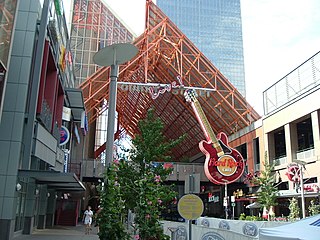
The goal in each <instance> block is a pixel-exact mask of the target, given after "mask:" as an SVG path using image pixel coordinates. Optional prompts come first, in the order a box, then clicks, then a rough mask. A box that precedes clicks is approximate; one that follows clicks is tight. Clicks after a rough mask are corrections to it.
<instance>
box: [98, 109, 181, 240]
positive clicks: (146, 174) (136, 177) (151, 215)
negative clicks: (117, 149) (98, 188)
mask: <svg viewBox="0 0 320 240" xmlns="http://www.w3.org/2000/svg"><path fill="white" fill-rule="evenodd" d="M138 127H139V131H140V133H139V134H138V135H136V136H135V137H134V139H133V140H132V143H133V148H132V149H131V150H130V154H129V159H126V160H120V161H118V160H116V161H115V162H114V163H113V164H112V166H111V167H110V169H109V171H108V172H107V174H106V180H105V181H106V182H108V184H107V186H108V187H109V188H105V189H104V191H102V194H101V198H102V205H103V211H102V212H104V214H103V215H102V217H103V219H104V220H103V219H102V218H101V219H100V222H101V224H102V225H103V227H101V234H100V238H101V239H113V240H116V239H126V237H127V235H125V234H124V233H123V234H122V233H121V234H120V232H121V231H124V229H123V228H121V227H120V226H116V225H113V226H112V225H111V223H108V221H109V219H114V220H115V221H119V220H121V221H119V225H122V226H123V218H124V213H125V212H127V211H128V210H129V209H130V210H132V211H133V212H134V214H135V223H134V228H135V231H136V233H137V235H139V239H140V240H149V239H157V240H165V239H169V237H168V236H167V235H165V234H164V233H163V230H162V227H161V225H160V214H161V210H162V209H164V208H165V207H166V205H167V204H170V203H171V201H172V200H173V199H174V198H175V196H176V194H177V193H176V192H175V191H173V187H172V186H168V185H165V184H164V180H165V179H166V178H167V177H168V175H169V174H170V173H171V172H172V169H165V168H164V166H163V164H159V162H168V161H170V160H171V150H172V148H173V147H175V146H176V145H177V144H179V143H180V142H181V141H183V139H184V136H181V137H179V138H178V139H176V140H168V139H166V138H165V136H164V134H163V130H164V124H163V123H162V122H161V120H160V119H159V118H157V117H155V115H154V111H153V110H152V109H151V110H149V111H148V112H147V116H146V119H144V120H141V121H140V122H139V124H138ZM117 202H120V206H121V208H122V210H120V209H118V210H116V209H114V208H117V207H118V206H119V204H117ZM117 211H118V212H117ZM107 217H108V218H107ZM119 218H121V219H119ZM110 222H113V220H112V221H110ZM118 229H119V231H118ZM103 231H105V232H103ZM112 231H114V232H113V233H112V234H114V237H109V234H110V233H111V232H112ZM124 232H125V231H124ZM103 237H104V238H103Z"/></svg>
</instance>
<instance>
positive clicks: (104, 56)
mask: <svg viewBox="0 0 320 240" xmlns="http://www.w3.org/2000/svg"><path fill="white" fill-rule="evenodd" d="M137 53H138V49H137V47H136V46H134V45H133V44H130V43H117V44H113V45H110V46H107V47H105V48H102V49H100V50H99V51H98V52H97V53H96V54H95V55H94V56H93V62H94V63H95V64H97V65H100V66H105V67H108V66H111V71H110V85H109V103H108V127H107V144H106V152H107V153H106V166H107V167H108V166H110V163H111V162H112V158H113V143H114V123H115V112H116V102H117V80H118V74H119V64H122V63H124V62H127V61H129V60H130V59H132V58H133V57H134V56H135V55H136V54H137Z"/></svg>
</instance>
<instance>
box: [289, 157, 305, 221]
mask: <svg viewBox="0 0 320 240" xmlns="http://www.w3.org/2000/svg"><path fill="white" fill-rule="evenodd" d="M292 161H293V162H295V163H297V164H298V166H299V172H300V174H299V175H300V188H301V205H302V206H301V208H302V218H306V206H305V199H304V183H303V169H302V167H304V165H306V162H304V161H301V160H298V159H294V160H292Z"/></svg>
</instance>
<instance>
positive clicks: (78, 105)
mask: <svg viewBox="0 0 320 240" xmlns="http://www.w3.org/2000/svg"><path fill="white" fill-rule="evenodd" d="M65 93H66V97H67V101H68V106H67V107H69V108H71V111H72V115H73V119H74V121H81V114H82V112H83V111H84V110H85V107H84V101H83V95H82V90H81V89H77V88H66V89H65Z"/></svg>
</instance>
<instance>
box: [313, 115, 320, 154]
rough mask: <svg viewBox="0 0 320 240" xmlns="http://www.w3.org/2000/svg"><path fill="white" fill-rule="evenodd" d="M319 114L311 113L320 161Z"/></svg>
mask: <svg viewBox="0 0 320 240" xmlns="http://www.w3.org/2000/svg"><path fill="white" fill-rule="evenodd" d="M319 119H320V118H319V112H318V111H314V112H312V113H311V123H312V134H313V143H314V150H315V155H316V159H317V160H318V159H320V128H319V124H320V123H319Z"/></svg>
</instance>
